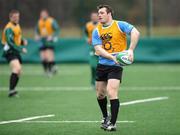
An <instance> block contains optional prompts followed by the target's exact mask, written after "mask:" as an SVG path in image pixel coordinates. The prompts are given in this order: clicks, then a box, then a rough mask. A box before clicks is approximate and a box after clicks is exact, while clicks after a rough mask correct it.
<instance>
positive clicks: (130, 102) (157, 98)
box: [121, 97, 168, 106]
mask: <svg viewBox="0 0 180 135" xmlns="http://www.w3.org/2000/svg"><path fill="white" fill-rule="evenodd" d="M166 99H168V97H155V98H148V99H140V100H134V101H129V102H124V103H121V106H125V105H133V104H139V103H145V102H152V101H159V100H166Z"/></svg>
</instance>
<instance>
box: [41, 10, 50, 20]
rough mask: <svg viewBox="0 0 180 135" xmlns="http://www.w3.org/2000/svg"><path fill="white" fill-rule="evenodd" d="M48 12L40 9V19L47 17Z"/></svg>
mask: <svg viewBox="0 0 180 135" xmlns="http://www.w3.org/2000/svg"><path fill="white" fill-rule="evenodd" d="M48 16H49V15H48V13H47V12H46V11H42V12H41V13H40V17H41V18H42V19H46V18H48Z"/></svg>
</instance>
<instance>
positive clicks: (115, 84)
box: [107, 79, 120, 99]
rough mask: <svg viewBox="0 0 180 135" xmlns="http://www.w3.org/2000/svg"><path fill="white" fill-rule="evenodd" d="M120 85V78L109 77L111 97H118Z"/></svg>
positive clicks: (109, 94)
mask: <svg viewBox="0 0 180 135" xmlns="http://www.w3.org/2000/svg"><path fill="white" fill-rule="evenodd" d="M119 86H120V80H118V79H109V80H108V83H107V93H108V96H109V98H110V99H114V98H117V97H118V90H119Z"/></svg>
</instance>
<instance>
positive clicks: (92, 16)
mask: <svg viewBox="0 0 180 135" xmlns="http://www.w3.org/2000/svg"><path fill="white" fill-rule="evenodd" d="M91 21H92V22H98V14H97V13H92V14H91Z"/></svg>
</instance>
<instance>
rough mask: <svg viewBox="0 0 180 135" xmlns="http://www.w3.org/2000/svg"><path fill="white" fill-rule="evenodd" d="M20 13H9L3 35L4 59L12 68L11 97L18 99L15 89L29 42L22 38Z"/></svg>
mask: <svg viewBox="0 0 180 135" xmlns="http://www.w3.org/2000/svg"><path fill="white" fill-rule="evenodd" d="M19 20H20V13H19V11H18V10H12V11H11V12H10V13H9V22H8V23H7V25H6V26H5V28H4V30H3V33H2V44H3V46H4V47H3V57H5V58H6V60H7V61H8V63H9V65H10V67H11V75H10V79H9V94H8V96H9V97H17V93H18V92H17V90H16V89H15V88H16V86H17V84H18V81H19V77H20V74H21V70H22V68H21V64H22V59H21V55H20V54H21V53H27V50H26V48H24V46H25V45H27V40H25V39H24V38H22V31H21V27H20V25H19Z"/></svg>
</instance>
